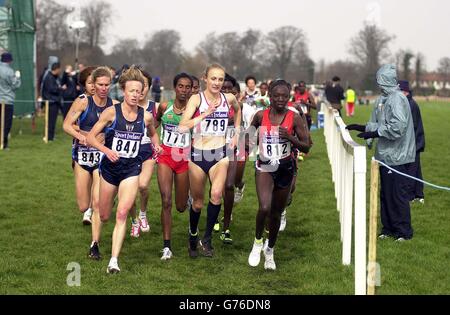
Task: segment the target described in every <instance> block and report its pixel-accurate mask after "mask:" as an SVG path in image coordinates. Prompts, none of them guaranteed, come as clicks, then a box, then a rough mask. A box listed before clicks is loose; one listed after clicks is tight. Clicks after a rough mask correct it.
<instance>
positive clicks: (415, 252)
mask: <svg viewBox="0 0 450 315" xmlns="http://www.w3.org/2000/svg"><path fill="white" fill-rule="evenodd" d="M421 108H422V114H423V118H424V124H425V130H426V136H427V151H426V153H425V154H424V155H423V158H422V160H423V172H424V176H425V179H426V180H428V181H431V182H433V183H436V184H440V185H446V186H450V180H449V173H450V172H449V171H450V166H449V162H450V144H449V139H448V138H449V136H450V123H449V117H450V104H444V103H427V104H424V105H423V106H422V107H421ZM356 113H357V116H356V117H354V118H352V119H351V121H349V122H360V123H364V122H366V121H367V120H368V117H369V114H370V108H369V107H357V108H356ZM30 125H31V122H30V121H29V120H22V121H19V120H15V122H14V128H13V131H12V139H11V142H10V145H11V150H10V151H6V152H0V187H1V191H0V238H1V242H0V294H63V295H64V294H157V295H166V294H175V295H178V294H188V295H191V294H192V295H205V294H206V295H209V294H217V295H225V294H226V295H229V294H233V295H234V294H236V295H240V294H250V295H266V294H268V295H278V294H283V295H293V294H295V295H297V294H301V295H303V294H308V295H309V294H333V295H334V294H345V295H351V294H353V293H354V270H353V267H344V266H342V265H341V244H340V241H339V231H340V228H339V216H338V212H337V211H336V210H335V209H336V206H335V200H334V192H333V184H332V181H331V172H330V166H329V163H328V159H327V155H326V151H325V144H324V137H323V135H322V134H321V133H320V132H314V133H313V139H314V142H315V146H314V149H313V151H312V153H311V156H310V157H309V158H308V159H307V161H306V162H304V163H303V164H302V165H301V170H300V177H299V179H298V190H297V193H296V195H295V196H294V202H293V205H292V206H291V208H290V209H289V210H288V225H287V230H286V232H284V233H282V234H281V236H280V238H279V241H278V243H277V247H276V250H275V259H276V262H277V267H278V270H277V271H276V272H272V273H269V272H265V271H264V268H263V264H261V265H260V267H259V268H256V269H252V268H250V267H249V266H248V264H247V258H248V254H249V252H250V250H251V247H252V242H253V239H254V229H255V215H256V210H257V204H258V202H257V198H256V193H255V186H254V169H253V167H252V165H250V164H249V165H248V167H247V170H246V177H245V179H246V182H247V189H246V192H245V197H244V200H243V202H242V203H241V204H239V205H238V206H237V207H236V208H235V210H234V215H233V217H234V222H233V223H232V234H233V237H234V245H233V246H231V247H230V246H225V245H222V243H221V242H220V240H219V235H215V240H214V245H215V248H216V256H215V257H214V258H213V259H206V258H205V259H203V258H199V259H197V260H190V259H189V258H188V255H187V249H186V245H187V244H186V243H187V235H186V234H187V227H188V214H187V213H185V214H178V213H176V211H175V212H174V213H173V215H174V227H173V240H172V243H173V245H172V246H173V251H174V254H175V257H174V259H173V260H172V261H170V262H168V263H163V262H161V261H160V251H161V249H162V236H161V225H160V222H159V221H160V219H159V218H160V206H161V202H160V195H159V192H158V190H157V186H156V178H154V179H153V180H152V183H151V195H150V207H149V211H150V223H151V226H152V231H151V233H150V234H146V235H144V236H143V237H141V238H140V239H138V240H132V239H131V238H130V237H129V236H128V235H127V238H126V241H125V243H124V247H123V252H122V254H121V257H120V260H119V262H120V267H121V269H122V273H121V274H119V275H116V276H109V275H107V274H106V266H107V264H108V260H109V254H110V250H111V234H112V229H113V226H114V222H110V223H109V224H108V225H106V227H105V228H104V233H103V239H102V243H101V251H102V254H103V256H104V259H103V260H102V261H100V262H93V261H90V260H88V259H87V257H86V254H87V251H88V246H89V244H90V235H91V234H90V228H87V227H83V226H82V224H81V218H82V216H81V214H79V213H78V212H77V206H76V202H75V193H74V180H73V175H72V170H71V166H70V165H71V160H70V150H71V139H70V138H69V137H68V136H65V135H63V133H62V131H61V129H59V130H58V133H57V139H56V141H55V142H54V143H51V144H48V145H45V144H43V142H42V134H41V133H40V132H38V133H36V134H32V132H31V127H30ZM19 129H22V134H19ZM38 130H42V121H41V120H39V121H38ZM368 156H369V157H371V156H372V152H369V154H368ZM368 180H369V176H368ZM425 194H426V203H425V206H420V205H413V207H412V217H413V227H414V229H415V237H414V239H413V240H412V241H411V242H407V243H402V244H398V243H394V242H393V241H382V242H379V246H378V262H379V263H380V265H381V280H382V283H381V287H379V288H378V289H377V293H378V294H389V295H390V294H450V281H449V280H450V271H449V268H448V264H449V261H450V247H449V244H450V233H449V232H450V226H449V222H450V193H449V192H443V191H437V190H434V189H428V188H427V189H426V191H425ZM205 213H206V211H204V214H203V215H202V219H201V221H200V228H201V229H203V228H204V226H205V221H206V220H205ZM71 262H77V263H79V264H80V265H81V286H80V287H69V286H67V284H66V278H67V276H68V274H69V271H67V270H66V269H67V265H68V264H69V263H71Z"/></svg>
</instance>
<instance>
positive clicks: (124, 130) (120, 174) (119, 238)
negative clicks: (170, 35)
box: [88, 66, 161, 273]
mask: <svg viewBox="0 0 450 315" xmlns="http://www.w3.org/2000/svg"><path fill="white" fill-rule="evenodd" d="M119 84H120V87H121V88H122V90H123V92H124V102H123V103H122V104H117V105H115V106H114V107H111V108H108V109H107V110H105V111H104V112H103V114H102V115H101V116H100V120H99V121H98V123H97V124H96V125H95V126H94V128H93V129H92V131H91V132H90V133H89V135H88V142H89V143H90V144H92V146H94V147H95V148H97V149H98V150H100V151H102V152H103V153H104V154H105V156H104V157H103V159H102V162H101V164H100V174H101V181H100V218H101V220H102V222H106V221H108V220H109V218H110V216H111V212H112V208H113V203H114V198H115V197H116V195H117V194H118V206H117V214H116V225H115V228H114V232H113V239H112V257H111V260H110V262H109V265H108V269H107V272H108V273H118V272H120V268H119V265H118V257H119V254H120V251H121V249H122V244H123V241H124V239H125V234H126V227H127V226H126V222H127V217H128V212H129V211H130V209H131V208H132V207H133V206H134V202H135V200H136V196H137V192H138V188H139V175H140V173H141V168H142V162H143V161H142V158H141V157H140V156H139V149H140V145H141V140H142V137H143V136H144V132H145V130H146V128H147V130H148V133H149V136H150V137H151V138H156V142H157V143H156V144H155V150H156V151H157V152H159V151H160V150H161V148H160V147H159V140H158V137H154V135H155V134H156V130H155V128H154V125H153V117H152V115H151V114H150V113H149V112H146V111H145V110H144V109H143V108H142V107H139V106H138V103H139V99H140V96H141V95H142V90H143V88H144V78H143V76H142V72H141V71H140V70H139V69H138V68H136V66H132V67H131V68H130V69H129V70H126V71H124V73H123V74H122V75H121V77H120V78H119ZM105 127H107V130H106V143H105V145H103V144H101V143H100V142H99V141H98V140H97V139H96V136H97V135H98V134H99V133H100V132H101V131H102V130H103V129H104V128H105Z"/></svg>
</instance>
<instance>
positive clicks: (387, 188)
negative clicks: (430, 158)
mask: <svg viewBox="0 0 450 315" xmlns="http://www.w3.org/2000/svg"><path fill="white" fill-rule="evenodd" d="M408 166H409V164H406V165H400V166H392V168H393V169H395V170H397V171H399V172H402V173H404V174H408ZM380 174H381V198H380V199H381V222H382V224H383V230H382V232H381V234H385V235H390V236H393V237H395V238H400V237H402V238H404V239H411V238H412V237H413V229H412V226H411V208H410V206H409V202H410V200H409V199H410V198H409V196H410V185H411V180H410V179H409V178H407V177H404V176H401V175H399V174H397V173H395V172H393V171H390V170H389V169H388V168H386V167H383V166H382V167H380Z"/></svg>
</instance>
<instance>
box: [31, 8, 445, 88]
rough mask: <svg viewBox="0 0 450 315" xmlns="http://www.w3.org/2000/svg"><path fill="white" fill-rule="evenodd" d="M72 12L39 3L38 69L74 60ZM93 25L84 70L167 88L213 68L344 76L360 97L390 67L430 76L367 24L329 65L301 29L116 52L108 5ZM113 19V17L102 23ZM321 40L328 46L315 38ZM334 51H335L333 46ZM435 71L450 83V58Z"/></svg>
mask: <svg viewBox="0 0 450 315" xmlns="http://www.w3.org/2000/svg"><path fill="white" fill-rule="evenodd" d="M70 13H71V8H70V7H68V6H67V5H64V4H59V3H57V2H55V1H54V0H38V5H37V14H36V15H37V29H38V31H37V53H38V65H37V67H38V69H43V68H44V67H45V66H46V63H47V59H48V56H50V55H56V56H59V57H60V60H61V63H62V65H64V64H73V63H74V60H75V48H74V47H75V32H74V31H73V30H71V29H70V27H69V25H68V24H67V22H66V20H67V16H68V15H69V14H70ZM80 16H81V18H82V19H83V20H84V21H85V23H86V25H87V27H86V28H85V29H83V30H82V31H81V33H80V34H79V35H80V53H79V60H80V62H82V63H84V64H96V65H109V66H114V67H116V68H120V67H121V66H122V65H123V64H129V63H136V64H140V65H142V66H144V67H145V68H146V69H149V70H150V71H151V73H152V75H154V76H159V77H160V78H161V80H162V82H163V84H165V85H170V82H171V80H172V77H173V75H174V74H175V73H177V72H179V71H186V72H188V73H191V74H194V75H197V76H199V75H201V73H202V71H203V70H204V68H205V66H206V65H207V64H208V63H210V62H219V63H221V64H222V65H223V66H225V67H226V69H227V70H228V71H229V72H230V73H231V74H233V75H234V76H235V77H236V78H238V79H239V80H243V79H244V78H245V77H246V76H247V75H249V74H251V75H254V76H256V77H257V78H259V79H260V80H268V79H276V78H285V79H287V80H289V81H292V82H298V81H299V80H304V81H306V82H308V83H323V82H325V81H327V80H329V79H330V78H331V77H333V76H335V75H338V76H340V77H341V78H342V79H343V82H344V84H346V85H351V86H352V87H353V88H356V89H357V90H359V91H364V90H372V91H375V90H377V86H376V82H375V73H376V71H377V70H378V69H379V67H380V66H381V65H382V64H383V63H386V62H392V63H396V64H397V68H398V69H399V76H400V77H401V78H402V79H408V80H413V79H418V80H420V78H421V76H423V75H424V74H425V73H426V72H427V70H426V66H425V57H424V56H423V54H421V53H420V52H419V53H413V52H412V51H411V50H408V49H405V50H403V49H402V50H400V51H398V52H397V53H395V54H393V53H391V51H390V49H389V47H390V44H391V43H392V42H393V41H394V39H395V36H393V35H391V34H389V33H387V32H386V31H385V30H383V29H381V28H379V27H378V26H377V25H374V24H365V25H364V26H363V28H362V29H361V30H359V31H358V32H357V33H356V34H355V35H354V36H353V37H352V38H351V40H350V41H349V43H348V58H347V59H346V60H337V61H333V62H331V63H326V62H325V61H323V60H319V61H318V62H317V63H316V62H314V61H313V59H312V58H311V56H310V54H309V47H308V44H309V40H308V38H307V34H306V33H305V32H304V31H303V30H302V29H300V28H297V27H294V26H283V27H279V28H277V29H275V30H273V31H270V32H268V33H267V34H263V33H262V32H261V31H259V30H255V29H248V30H246V31H243V32H227V33H221V34H218V33H214V32H212V33H209V34H207V35H206V37H205V38H204V39H203V40H202V41H201V42H200V43H199V44H198V45H197V47H196V49H195V51H193V52H188V51H186V50H185V49H184V48H183V46H182V43H181V35H180V34H179V32H177V31H175V30H158V31H155V32H153V33H152V34H151V35H149V36H147V38H145V39H144V40H143V41H138V40H136V39H131V38H129V39H118V40H117V41H116V43H115V45H114V46H113V48H112V51H111V53H109V54H106V53H105V52H104V51H103V49H102V48H101V46H102V45H103V44H104V43H105V41H106V39H107V38H106V34H107V31H108V27H109V26H110V25H111V23H113V22H114V18H113V16H114V11H113V8H112V7H111V4H110V3H108V2H106V1H93V2H90V3H89V4H87V5H86V6H84V7H82V8H81V14H80ZM98 17H109V18H98ZM314 40H323V39H320V38H315V39H314ZM330 49H332V48H331V47H330ZM436 72H437V73H439V74H441V75H442V76H443V77H445V78H446V80H447V82H450V58H442V59H441V60H440V62H439V67H438V69H436Z"/></svg>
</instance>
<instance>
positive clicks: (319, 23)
mask: <svg viewBox="0 0 450 315" xmlns="http://www.w3.org/2000/svg"><path fill="white" fill-rule="evenodd" d="M91 1H92V0H91ZM94 1H95V0H94ZM58 2H60V3H65V4H69V3H74V1H63V0H58ZM87 2H88V0H79V1H77V3H81V4H84V3H87ZM108 2H110V3H111V4H112V6H113V10H114V12H115V13H114V16H113V17H110V19H111V21H112V22H111V23H112V26H111V27H110V29H109V31H108V38H109V39H108V42H107V44H105V45H104V49H105V51H106V52H110V49H111V47H112V46H113V45H114V43H115V42H116V40H117V39H118V38H136V39H140V40H142V39H144V38H145V37H146V36H149V35H150V34H151V33H152V32H154V31H157V30H160V29H174V30H176V31H178V32H180V35H181V37H182V44H183V47H184V48H185V49H186V50H188V51H190V52H192V51H194V50H195V48H196V46H197V44H198V43H199V42H200V41H201V40H203V38H204V37H205V35H206V34H208V33H210V32H213V31H215V32H218V33H222V32H230V31H238V32H241V31H245V30H247V29H248V28H250V27H251V28H253V29H258V30H261V31H263V32H264V33H267V32H269V31H271V30H273V29H275V28H277V27H280V26H285V25H292V26H296V27H299V28H301V29H303V30H304V31H305V33H306V35H307V38H308V44H309V50H310V55H311V58H312V59H313V60H314V61H316V62H317V61H319V60H320V59H325V61H327V62H331V61H335V60H338V59H348V58H349V57H350V56H349V54H348V48H349V41H350V39H351V38H352V37H353V36H354V35H355V34H356V33H357V32H358V31H359V30H360V29H361V28H362V26H363V23H364V21H367V20H369V21H372V22H375V23H378V25H379V26H380V27H382V28H383V29H385V30H386V31H388V33H389V34H391V35H395V36H396V39H395V40H394V42H393V43H392V44H391V46H390V47H391V53H395V52H396V51H397V50H398V49H400V48H403V49H411V50H412V51H413V53H417V52H421V53H423V54H424V55H425V57H426V66H427V70H435V68H436V67H437V64H438V60H439V58H441V57H445V56H446V57H450V18H449V17H448V14H449V12H450V1H446V0H426V1H420V0H340V1H334V0H333V1H331V0H328V1H326V0H314V1H311V0H309V1H305V0H294V1H292V0H289V1H288V0H282V1H273V0H259V1H246V0H228V1H223V2H216V1H211V0H193V1H181V0H162V1H153V0H145V1H144V0H108Z"/></svg>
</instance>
